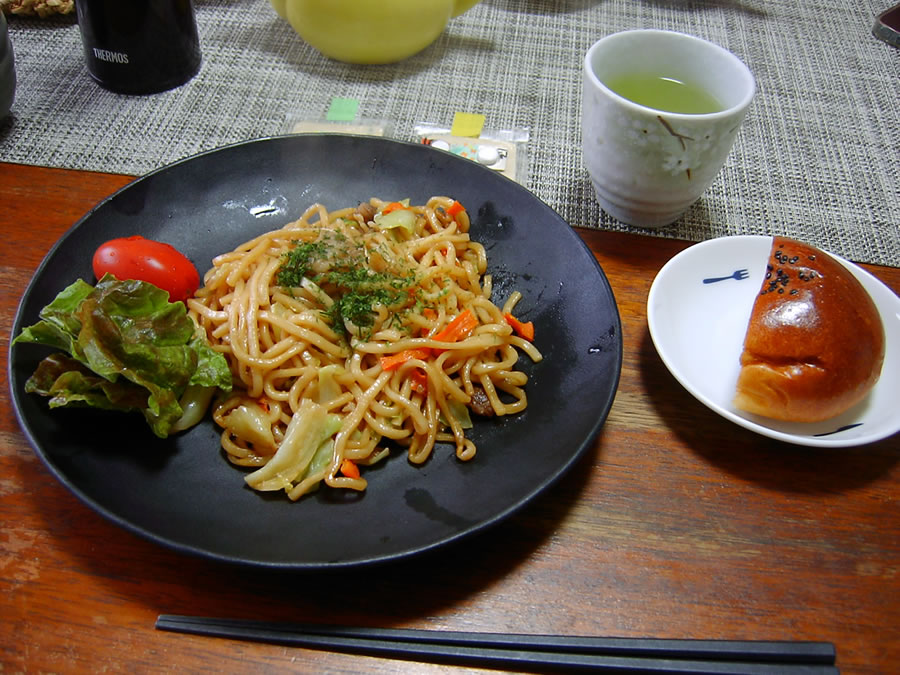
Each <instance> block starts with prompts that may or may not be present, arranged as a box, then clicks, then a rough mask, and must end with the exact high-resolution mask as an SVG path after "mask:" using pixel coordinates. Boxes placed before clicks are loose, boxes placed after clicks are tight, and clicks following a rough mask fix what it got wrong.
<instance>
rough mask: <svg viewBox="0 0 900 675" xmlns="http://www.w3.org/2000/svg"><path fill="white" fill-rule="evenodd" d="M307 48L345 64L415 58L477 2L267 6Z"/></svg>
mask: <svg viewBox="0 0 900 675" xmlns="http://www.w3.org/2000/svg"><path fill="white" fill-rule="evenodd" d="M270 2H271V3H272V6H273V7H274V8H275V11H277V12H278V14H279V15H280V16H281V17H283V18H285V19H287V20H288V22H289V23H290V24H291V26H293V28H294V30H295V31H297V33H298V34H299V35H300V37H302V38H303V39H304V40H305V41H306V42H308V43H309V44H310V45H312V46H313V47H315V48H316V49H317V50H319V51H320V52H321V53H322V54H324V55H325V56H329V57H331V58H333V59H336V60H338V61H344V62H346V63H360V64H380V63H394V62H396V61H402V60H403V59H405V58H408V57H410V56H412V55H413V54H416V53H418V52H420V51H422V50H423V49H425V47H427V46H428V45H430V44H431V43H432V42H434V41H435V40H436V39H437V37H438V36H439V35H440V34H441V33H442V32H443V30H444V28H445V27H446V26H447V22H448V21H449V20H450V19H451V18H453V17H455V16H459V15H460V14H462V13H463V12H465V11H466V10H468V9H469V8H471V7H472V6H473V5H476V4H478V2H479V0H270Z"/></svg>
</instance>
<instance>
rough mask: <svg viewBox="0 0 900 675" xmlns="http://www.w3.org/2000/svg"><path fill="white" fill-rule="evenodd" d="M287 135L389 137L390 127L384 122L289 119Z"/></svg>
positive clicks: (286, 126) (388, 123) (286, 129)
mask: <svg viewBox="0 0 900 675" xmlns="http://www.w3.org/2000/svg"><path fill="white" fill-rule="evenodd" d="M285 132H286V133H289V134H352V135H357V136H390V135H391V125H390V122H387V121H386V120H364V119H359V120H357V119H354V120H353V121H343V120H327V119H300V118H297V117H290V118H289V119H288V120H287V123H286V124H285Z"/></svg>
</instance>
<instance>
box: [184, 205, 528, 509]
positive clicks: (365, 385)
mask: <svg viewBox="0 0 900 675" xmlns="http://www.w3.org/2000/svg"><path fill="white" fill-rule="evenodd" d="M468 231H469V216H468V213H467V211H466V210H465V208H464V207H463V206H462V205H461V204H460V203H459V202H456V201H454V200H453V199H450V198H447V197H433V198H431V199H430V200H429V201H428V203H427V204H425V205H424V206H410V205H409V204H408V202H407V201H403V202H385V201H382V200H379V199H374V198H373V199H371V200H370V201H369V202H368V203H363V204H360V205H359V206H357V207H350V208H346V209H342V210H339V211H331V212H329V211H328V210H327V209H326V208H324V207H323V206H322V205H319V204H316V205H313V206H311V207H310V208H309V209H308V210H307V211H306V212H305V213H304V214H303V216H302V217H301V218H300V219H299V220H297V221H296V222H293V223H290V224H288V225H286V226H285V227H283V228H282V229H278V230H274V231H271V232H267V233H265V234H263V235H261V236H259V237H256V238H255V239H252V240H251V241H248V242H246V243H244V244H242V245H241V246H239V247H238V248H236V249H235V250H234V251H232V252H231V253H226V254H223V255H220V256H218V257H217V258H215V259H214V260H213V267H212V269H210V270H209V271H208V272H207V273H206V275H205V276H204V281H203V286H202V287H201V288H200V289H199V290H198V291H197V293H196V294H195V296H194V297H193V298H191V299H189V300H188V302H187V304H188V310H189V314H190V315H191V317H192V318H193V319H194V321H195V322H196V323H197V324H198V325H199V326H200V327H201V328H202V329H203V330H205V332H206V335H207V338H208V340H209V343H210V345H211V346H212V348H213V349H214V350H216V351H218V352H220V353H222V354H223V355H224V356H225V358H226V359H227V360H228V363H229V365H230V368H231V371H232V375H233V379H234V384H235V387H234V389H233V391H232V392H231V393H229V394H228V395H226V396H224V397H223V398H219V399H217V400H216V401H215V402H214V404H213V418H214V420H215V421H216V423H217V424H218V425H219V426H220V427H221V428H222V435H221V442H222V447H223V448H224V450H225V453H226V455H227V457H228V459H229V460H230V461H231V462H232V463H234V464H236V465H239V466H242V467H250V468H254V469H255V470H253V471H252V472H250V473H248V474H247V475H246V476H245V480H246V482H247V484H249V485H250V486H251V487H252V488H254V489H256V490H263V491H269V490H284V491H285V492H286V493H287V496H288V497H289V498H290V499H292V500H296V499H298V498H299V497H301V496H302V495H304V494H306V493H308V492H310V491H312V490H314V489H316V488H317V487H318V486H319V485H320V484H322V483H323V482H324V484H326V485H328V486H330V487H334V488H349V489H352V490H364V489H365V488H366V480H365V478H364V477H363V475H362V474H363V473H364V470H365V467H367V466H370V465H372V464H375V463H376V462H378V461H380V460H382V459H384V458H385V457H386V456H387V454H388V452H389V449H390V448H391V447H394V448H398V447H399V448H403V449H405V451H406V453H407V455H408V458H409V461H410V462H412V463H414V464H421V463H423V462H425V461H426V460H427V459H428V457H429V456H430V455H431V453H432V452H433V450H434V448H435V444H436V443H449V444H452V445H453V446H455V451H456V456H457V457H458V458H459V459H460V460H469V459H472V457H474V455H475V451H476V449H475V445H474V443H473V442H472V441H471V440H470V439H469V438H467V437H466V430H467V429H469V428H471V427H472V421H471V416H470V413H474V414H475V415H476V416H500V415H509V414H514V413H518V412H520V411H522V410H524V409H525V407H526V405H527V399H526V395H525V391H524V386H525V384H526V382H527V379H528V378H527V375H526V374H525V373H523V372H521V371H517V370H515V369H514V368H515V366H516V364H517V361H518V359H519V354H520V352H524V353H525V354H527V355H528V356H529V357H530V358H531V359H532V360H533V361H535V362H536V361H539V360H540V359H541V354H540V352H539V351H538V349H537V348H536V347H535V346H534V344H533V342H532V341H533V339H534V328H533V325H532V324H531V323H530V322H523V321H520V320H518V319H517V318H516V317H515V316H514V314H513V311H514V307H515V305H516V303H517V302H518V301H519V299H520V297H521V295H520V293H519V292H517V291H516V292H513V293H512V294H511V295H510V296H509V297H508V298H506V299H505V300H504V304H503V305H502V306H498V305H495V304H494V303H493V302H492V301H491V285H492V282H491V277H490V275H487V274H486V273H485V272H486V269H487V257H486V254H485V250H484V247H483V246H482V245H481V244H479V243H477V242H474V241H472V240H471V239H470V238H469V234H468ZM361 469H362V471H361Z"/></svg>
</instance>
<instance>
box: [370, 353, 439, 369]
mask: <svg viewBox="0 0 900 675" xmlns="http://www.w3.org/2000/svg"><path fill="white" fill-rule="evenodd" d="M429 356H431V350H430V349H427V348H424V347H421V348H416V349H404V350H403V351H402V352H397V353H396V354H387V355H385V356H382V357H381V359H380V361H381V369H382V370H384V371H389V370H396V369H397V368H399V367H400V366H402V365H403V364H404V363H406V362H407V361H409V360H410V359H427V358H428V357H429Z"/></svg>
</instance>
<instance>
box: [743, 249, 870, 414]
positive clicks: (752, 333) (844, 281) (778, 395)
mask: <svg viewBox="0 0 900 675" xmlns="http://www.w3.org/2000/svg"><path fill="white" fill-rule="evenodd" d="M883 361H884V326H883V325H882V323H881V317H880V315H879V314H878V309H877V308H876V307H875V303H874V302H872V298H871V297H869V294H868V293H867V292H866V289H865V288H863V286H862V284H860V283H859V281H857V279H856V277H854V276H853V274H852V273H851V272H850V271H849V270H848V269H847V268H846V267H844V266H843V265H842V264H841V263H839V262H838V261H837V260H835V259H834V258H832V257H831V256H830V255H828V254H827V253H824V252H823V251H820V250H818V249H817V248H814V247H813V246H809V245H807V244H803V243H801V242H798V241H794V240H793V239H787V238H784V237H775V238H774V240H773V242H772V251H771V254H770V258H769V263H768V266H767V269H766V278H765V280H764V281H763V285H762V289H761V290H760V293H759V295H758V296H757V297H756V301H755V303H754V305H753V312H752V314H751V316H750V323H749V325H748V326H747V334H746V337H745V338H744V349H743V353H742V354H741V371H740V375H739V376H738V382H737V395H736V396H735V399H734V405H735V407H736V408H738V409H739V410H744V411H746V412H750V413H755V414H757V415H763V416H765V417H770V418H774V419H777V420H783V421H789V422H819V421H822V420H826V419H829V418H831V417H835V416H837V415H840V414H841V413H842V412H844V411H845V410H847V409H848V408H851V407H852V406H854V405H855V404H857V403H859V401H861V400H862V399H863V398H864V397H865V396H866V394H868V393H869V391H870V390H871V389H872V387H874V386H875V382H876V381H877V380H878V377H879V375H880V374H881V364H882V362H883Z"/></svg>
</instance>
